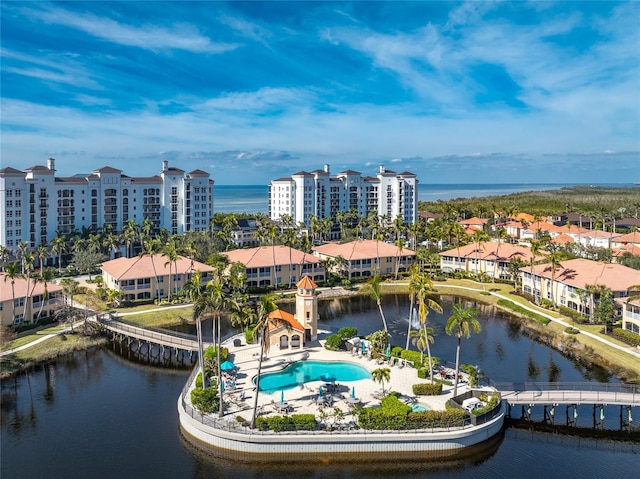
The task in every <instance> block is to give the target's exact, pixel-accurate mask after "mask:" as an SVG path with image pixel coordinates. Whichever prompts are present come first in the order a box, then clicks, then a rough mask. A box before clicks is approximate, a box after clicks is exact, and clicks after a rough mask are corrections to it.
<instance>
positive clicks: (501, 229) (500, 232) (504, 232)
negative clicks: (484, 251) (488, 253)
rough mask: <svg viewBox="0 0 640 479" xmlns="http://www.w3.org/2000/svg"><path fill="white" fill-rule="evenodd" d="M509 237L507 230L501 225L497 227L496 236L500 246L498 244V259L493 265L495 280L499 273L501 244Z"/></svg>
mask: <svg viewBox="0 0 640 479" xmlns="http://www.w3.org/2000/svg"><path fill="white" fill-rule="evenodd" d="M506 237H507V230H506V229H505V228H504V227H502V226H499V227H498V229H496V238H497V240H498V246H496V261H495V263H494V265H493V282H494V283H495V281H496V276H497V275H498V263H499V262H500V244H502V240H503V239H505V238H506Z"/></svg>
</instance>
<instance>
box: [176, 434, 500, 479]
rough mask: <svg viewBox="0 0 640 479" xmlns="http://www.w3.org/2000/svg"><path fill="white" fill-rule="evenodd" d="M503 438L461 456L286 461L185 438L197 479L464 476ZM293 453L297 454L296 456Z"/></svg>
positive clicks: (291, 457) (439, 454)
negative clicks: (440, 474) (195, 464)
mask: <svg viewBox="0 0 640 479" xmlns="http://www.w3.org/2000/svg"><path fill="white" fill-rule="evenodd" d="M503 439H504V436H503V435H502V434H500V435H498V436H496V437H494V438H492V439H490V440H488V441H485V442H484V443H482V444H479V445H477V446H473V447H469V448H465V449H463V450H459V451H440V452H432V453H427V452H424V453H396V452H394V453H393V454H382V453H381V454H379V455H367V456H366V457H362V455H356V454H352V455H351V454H337V455H331V454H289V455H287V456H281V455H280V456H269V455H249V454H246V453H238V452H233V451H224V450H221V449H216V448H212V447H210V446H207V445H206V444H203V443H201V442H199V441H198V440H196V439H194V438H192V437H190V436H187V435H186V434H185V433H184V432H183V433H182V434H181V440H182V442H183V444H185V446H186V447H189V448H191V449H193V451H194V455H195V456H196V458H197V461H198V462H199V463H200V467H199V470H198V474H196V475H194V476H193V477H195V478H210V477H223V478H231V479H232V478H242V479H244V478H247V477H253V478H262V477H264V478H273V477H278V478H295V479H299V478H300V477H304V478H325V477H331V478H344V479H351V478H353V479H362V478H370V477H379V478H414V477H415V478H418V477H420V478H422V477H424V475H425V474H427V473H429V474H433V473H437V472H444V471H447V472H451V473H455V472H456V471H458V472H460V471H462V470H464V469H466V468H468V467H471V466H477V465H480V464H482V463H484V462H485V461H487V460H489V459H490V458H491V457H492V456H493V455H494V454H495V453H496V452H497V451H498V449H499V447H500V445H501V444H502V441H503ZM292 452H293V451H292Z"/></svg>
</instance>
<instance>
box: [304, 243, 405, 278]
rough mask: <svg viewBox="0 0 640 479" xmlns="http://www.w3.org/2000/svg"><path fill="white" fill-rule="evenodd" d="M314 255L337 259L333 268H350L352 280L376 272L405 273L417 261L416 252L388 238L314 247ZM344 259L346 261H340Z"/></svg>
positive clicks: (388, 273)
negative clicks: (391, 242)
mask: <svg viewBox="0 0 640 479" xmlns="http://www.w3.org/2000/svg"><path fill="white" fill-rule="evenodd" d="M313 252H314V254H315V255H316V256H317V257H318V258H320V259H323V260H326V259H332V260H334V265H333V268H334V269H336V270H338V269H340V268H344V269H346V271H347V273H348V277H349V279H353V278H360V277H369V276H374V275H376V274H382V275H392V274H395V273H396V272H397V273H404V272H406V271H408V270H409V268H410V267H411V265H412V264H413V263H415V261H416V253H415V252H414V251H413V250H410V249H407V248H402V249H400V248H398V247H397V246H396V245H395V244H389V243H385V242H384V241H373V240H357V241H351V242H349V243H343V244H338V243H327V244H323V245H320V246H316V247H314V248H313ZM339 258H342V259H343V260H344V261H345V263H344V264H342V265H341V264H340V259H339Z"/></svg>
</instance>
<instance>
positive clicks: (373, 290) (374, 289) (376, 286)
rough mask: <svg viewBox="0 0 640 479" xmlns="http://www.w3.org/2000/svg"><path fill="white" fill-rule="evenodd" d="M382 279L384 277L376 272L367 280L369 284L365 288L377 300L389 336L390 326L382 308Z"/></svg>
mask: <svg viewBox="0 0 640 479" xmlns="http://www.w3.org/2000/svg"><path fill="white" fill-rule="evenodd" d="M381 281H382V279H381V277H380V275H379V274H376V275H375V276H373V277H372V278H371V279H370V280H369V281H367V284H366V285H365V288H364V289H365V291H367V292H368V293H369V296H371V297H372V298H373V299H374V300H375V302H376V304H377V305H378V310H379V311H380V316H381V317H382V324H383V325H384V330H385V332H386V333H387V336H389V328H387V320H386V319H385V317H384V311H383V310H382V289H381V287H380V283H381Z"/></svg>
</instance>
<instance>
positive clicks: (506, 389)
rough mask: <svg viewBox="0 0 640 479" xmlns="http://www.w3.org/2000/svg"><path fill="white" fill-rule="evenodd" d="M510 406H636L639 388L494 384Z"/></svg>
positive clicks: (566, 384)
mask: <svg viewBox="0 0 640 479" xmlns="http://www.w3.org/2000/svg"><path fill="white" fill-rule="evenodd" d="M492 386H494V387H495V388H497V389H498V390H499V391H500V392H501V395H502V398H503V399H504V400H506V401H507V402H508V403H509V404H510V405H512V406H515V405H517V404H524V405H560V404H566V405H573V404H594V405H596V404H610V405H619V406H640V388H639V387H638V386H629V385H625V384H601V383H494V384H492Z"/></svg>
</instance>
